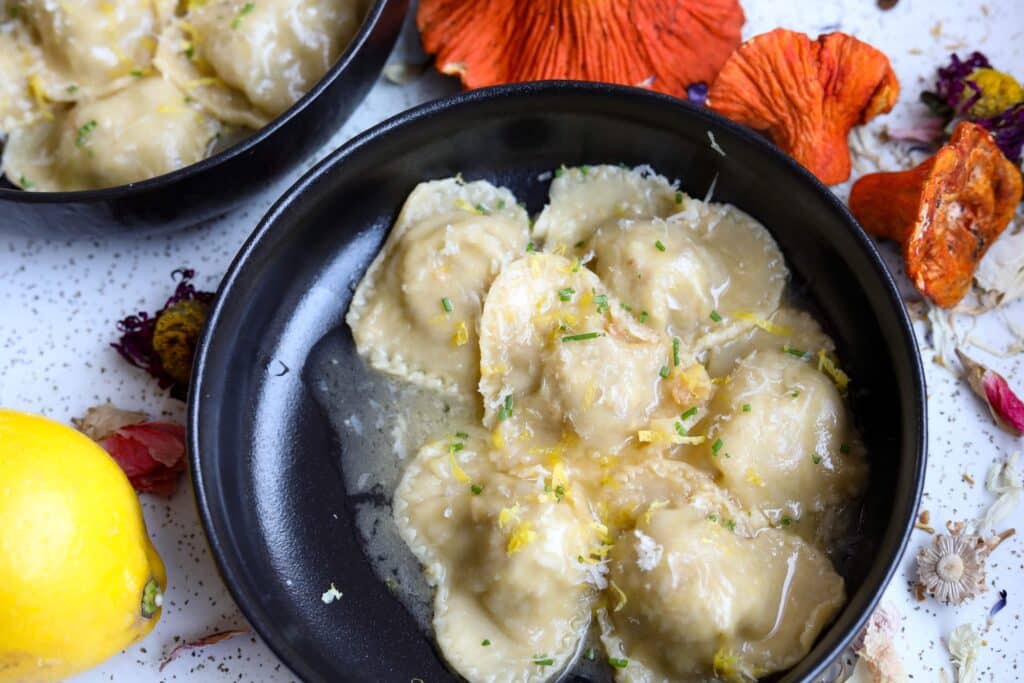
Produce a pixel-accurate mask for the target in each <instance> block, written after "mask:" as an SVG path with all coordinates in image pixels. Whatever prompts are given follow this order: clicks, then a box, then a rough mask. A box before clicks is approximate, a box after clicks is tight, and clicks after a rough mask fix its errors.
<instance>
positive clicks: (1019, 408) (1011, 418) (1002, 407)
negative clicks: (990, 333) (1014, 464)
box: [957, 350, 1024, 436]
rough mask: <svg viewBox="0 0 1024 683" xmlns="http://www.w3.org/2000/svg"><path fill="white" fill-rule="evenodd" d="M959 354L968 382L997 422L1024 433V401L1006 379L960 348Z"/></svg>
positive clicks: (1020, 433)
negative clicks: (968, 355)
mask: <svg viewBox="0 0 1024 683" xmlns="http://www.w3.org/2000/svg"><path fill="white" fill-rule="evenodd" d="M957 355H958V356H960V362H961V363H963V366H964V370H965V371H966V373H967V383H968V384H970V385H971V389H973V390H974V393H976V394H977V395H978V396H980V397H981V398H982V400H984V401H985V405H987V406H988V410H989V412H990V413H992V417H993V418H995V421H996V424H998V425H999V426H1000V427H1002V428H1003V429H1005V430H1006V431H1008V432H1010V433H1011V434H1016V435H1017V436H1021V435H1022V434H1024V402H1022V401H1021V400H1020V398H1018V397H1017V395H1016V394H1015V393H1013V389H1011V388H1010V385H1009V383H1008V382H1007V381H1006V379H1005V378H1004V377H1003V376H1002V375H1000V374H999V373H998V372H996V371H994V370H992V369H990V368H987V367H985V366H984V365H982V364H981V363H978V362H977V361H974V360H971V359H970V358H968V357H967V356H966V355H965V354H963V353H961V352H960V351H959V350H958V351H957Z"/></svg>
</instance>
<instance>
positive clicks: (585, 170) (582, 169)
mask: <svg viewBox="0 0 1024 683" xmlns="http://www.w3.org/2000/svg"><path fill="white" fill-rule="evenodd" d="M580 173H582V174H583V175H587V174H588V173H590V167H589V166H587V165H586V164H584V165H583V166H580Z"/></svg>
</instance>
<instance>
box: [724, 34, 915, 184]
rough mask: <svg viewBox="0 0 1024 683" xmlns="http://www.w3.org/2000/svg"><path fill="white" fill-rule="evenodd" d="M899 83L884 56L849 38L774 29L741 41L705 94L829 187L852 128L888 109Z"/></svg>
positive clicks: (846, 168)
mask: <svg viewBox="0 0 1024 683" xmlns="http://www.w3.org/2000/svg"><path fill="white" fill-rule="evenodd" d="M899 91H900V86H899V82H898V81H897V80H896V73H895V72H894V71H893V70H892V67H891V66H890V65H889V59H888V58H887V57H886V56H885V55H884V54H883V53H882V52H880V51H878V50H876V49H875V48H873V47H872V46H870V45H868V44H867V43H864V42H861V41H859V40H857V39H856V38H854V37H853V36H849V35H846V34H844V33H829V34H826V35H822V36H819V37H818V39H817V40H813V41H812V40H811V39H810V38H809V37H808V36H807V35H805V34H803V33H798V32H796V31H789V30H786V29H781V28H780V29H775V30H774V31H769V32H768V33H763V34H761V35H759V36H755V37H754V38H752V39H750V40H748V41H747V42H745V43H744V44H743V45H742V46H740V48H739V49H738V50H736V52H735V53H733V55H732V56H731V57H730V58H729V60H728V61H727V62H726V63H725V65H724V66H723V67H722V69H721V71H720V72H719V74H718V78H717V79H716V80H715V82H714V84H713V85H712V86H711V92H710V93H709V94H708V106H709V107H710V108H711V109H714V110H715V111H717V112H719V113H720V114H723V115H724V116H727V117H729V118H730V119H732V120H734V121H738V122H739V123H742V124H745V125H747V126H750V127H751V128H754V129H755V130H759V131H764V132H766V133H768V134H769V135H770V136H771V138H772V140H773V141H774V142H775V144H776V145H778V146H779V147H781V148H782V149H783V150H785V151H786V152H787V153H789V154H790V155H791V156H792V157H793V158H794V159H796V160H797V161H799V162H800V163H801V164H803V165H804V166H805V167H806V168H807V169H808V170H809V171H811V172H812V173H814V175H816V176H818V178H819V179H820V180H821V181H822V182H823V183H825V184H827V185H834V184H836V183H841V182H843V181H844V180H846V179H847V178H849V177H850V147H849V145H848V144H847V136H848V135H849V132H850V129H851V128H853V127H854V126H856V125H859V124H864V123H867V122H868V121H870V120H871V119H873V118H874V117H875V116H877V115H879V114H882V113H884V112H887V111H889V110H891V109H892V108H893V105H895V104H896V98H897V97H898V95H899Z"/></svg>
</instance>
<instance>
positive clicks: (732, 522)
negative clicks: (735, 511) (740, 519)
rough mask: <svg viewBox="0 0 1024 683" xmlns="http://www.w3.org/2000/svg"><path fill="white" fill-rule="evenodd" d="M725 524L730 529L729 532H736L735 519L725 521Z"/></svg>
mask: <svg viewBox="0 0 1024 683" xmlns="http://www.w3.org/2000/svg"><path fill="white" fill-rule="evenodd" d="M724 524H725V526H726V528H727V529H729V531H736V520H735V519H727V520H725V522H724Z"/></svg>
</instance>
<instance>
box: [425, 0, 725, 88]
mask: <svg viewBox="0 0 1024 683" xmlns="http://www.w3.org/2000/svg"><path fill="white" fill-rule="evenodd" d="M743 21H744V16H743V10H742V9H741V8H740V4H739V1H738V0H421V2H420V7H419V12H418V14H417V15H416V23H417V25H418V26H419V29H420V33H421V36H422V39H423V47H424V49H425V50H426V51H427V52H428V53H430V54H436V55H437V61H436V64H437V68H438V69H439V70H440V71H441V72H443V73H446V74H449V75H457V76H458V77H459V78H461V79H462V83H463V85H465V86H466V87H467V88H480V87H484V86H488V85H496V84H499V83H513V82H518V81H536V80H545V79H555V78H557V79H570V80H583V81H603V82H606V83H621V84H624V85H640V84H643V85H647V86H649V87H651V88H653V89H654V90H659V91H661V92H666V93H669V94H671V95H676V96H678V97H685V96H686V87H687V86H688V85H690V84H693V83H698V82H705V83H710V82H711V81H712V80H714V78H715V75H716V74H717V73H718V70H719V69H720V68H721V66H722V64H724V63H725V60H726V59H728V57H729V55H730V54H731V53H732V51H733V50H735V49H736V47H737V46H738V45H739V44H740V28H741V27H742V26H743Z"/></svg>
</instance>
